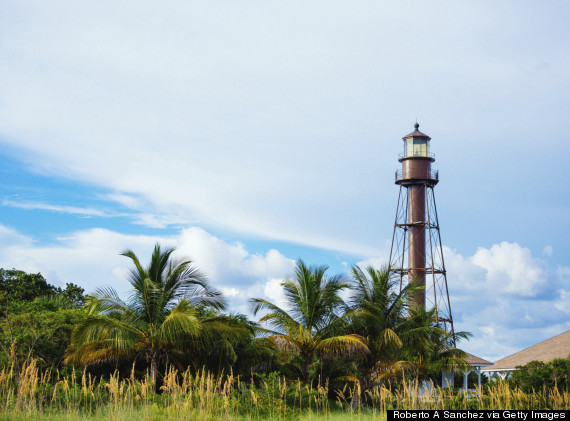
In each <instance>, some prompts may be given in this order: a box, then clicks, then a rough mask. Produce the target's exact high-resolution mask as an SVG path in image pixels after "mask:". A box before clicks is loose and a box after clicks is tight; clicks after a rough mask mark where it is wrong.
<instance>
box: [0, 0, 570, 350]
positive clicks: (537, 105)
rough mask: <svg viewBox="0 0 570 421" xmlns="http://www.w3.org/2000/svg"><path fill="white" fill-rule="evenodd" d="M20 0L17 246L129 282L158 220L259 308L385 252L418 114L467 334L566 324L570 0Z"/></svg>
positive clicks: (8, 130)
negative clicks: (322, 267) (309, 279)
mask: <svg viewBox="0 0 570 421" xmlns="http://www.w3.org/2000/svg"><path fill="white" fill-rule="evenodd" d="M0 7H1V8H2V11H3V12H2V14H1V15H0V58H1V60H2V65H1V66H0V81H1V82H0V157H1V159H2V161H1V165H0V200H1V205H2V206H0V266H1V267H16V268H19V269H22V270H26V271H33V272H37V271H41V272H42V274H44V275H45V276H46V277H47V278H48V280H49V281H50V282H52V283H56V284H57V283H65V282H74V283H77V284H79V285H81V286H83V287H84V288H85V289H86V290H87V291H92V290H93V289H95V288H96V287H97V286H101V285H113V286H115V287H116V288H117V289H118V290H125V289H126V288H127V283H126V279H125V276H126V271H127V270H128V261H126V259H125V258H122V257H121V256H119V255H118V253H119V252H120V251H122V250H123V249H125V248H132V249H133V250H134V251H135V252H137V253H138V254H139V255H140V256H141V257H142V258H143V259H144V258H146V257H148V256H149V255H150V252H151V249H152V246H153V244H154V243H155V242H157V241H160V242H161V243H162V244H164V245H168V246H172V247H177V249H178V250H179V253H180V255H187V256H190V257H191V258H192V259H193V260H194V261H195V262H196V264H197V265H198V266H199V267H200V268H201V269H202V270H203V271H204V272H206V273H207V274H208V275H209V277H210V279H211V282H212V283H213V284H214V285H215V286H217V287H218V288H221V289H222V290H224V291H225V292H226V293H227V294H228V295H229V296H230V299H231V303H232V305H233V306H234V308H236V309H238V310H239V311H244V312H245V311H247V305H246V304H245V300H246V299H247V297H251V296H266V297H268V298H271V299H275V300H280V299H281V295H280V290H279V282H280V280H282V279H283V278H284V277H286V276H287V275H288V274H290V273H291V270H292V268H293V264H294V260H295V259H297V258H299V257H301V258H303V259H304V260H306V261H307V262H309V263H314V264H327V265H329V266H330V267H331V272H340V271H343V270H346V268H347V267H350V266H351V265H353V264H356V263H361V264H367V263H374V264H376V265H380V264H383V263H386V262H387V259H388V253H389V247H390V240H391V235H392V226H393V220H394V214H395V207H396V201H397V194H398V189H397V186H395V185H394V183H393V180H394V171H395V170H396V169H397V167H398V165H399V164H398V162H397V156H398V153H399V152H401V149H402V141H401V137H402V136H403V135H405V134H407V133H409V132H410V131H412V128H413V123H414V122H415V121H416V119H417V120H418V122H419V123H420V125H421V126H420V129H421V130H422V131H423V132H425V133H427V134H429V135H430V136H431V137H432V151H433V152H434V153H435V154H436V162H435V164H434V168H436V169H439V170H440V180H441V181H440V183H439V184H438V186H437V187H436V199H437V204H438V211H439V219H440V223H441V233H442V241H443V244H444V247H445V256H446V265H447V267H448V283H449V288H450V294H451V299H452V302H451V306H452V311H453V313H454V319H455V323H456V326H457V328H459V329H462V330H468V331H471V332H472V333H473V334H474V337H473V338H472V340H471V341H470V342H468V343H465V344H464V348H465V349H466V350H467V351H469V352H472V353H474V354H476V355H479V356H481V357H486V358H488V359H491V360H495V359H497V358H499V357H502V356H505V355H508V354H510V353H512V352H514V351H517V350H519V349H521V348H523V347H526V346H529V345H532V344H534V343H536V342H537V341H539V340H542V339H546V338H548V337H550V336H553V335H555V334H558V333H560V332H562V331H565V330H567V329H569V328H570V321H569V315H570V303H569V295H568V294H570V239H569V236H568V232H570V219H569V218H568V215H569V214H570V212H569V210H570V209H569V207H570V203H569V195H568V187H567V186H568V179H569V175H570V174H569V173H570V171H569V169H568V165H567V163H566V161H567V158H566V154H565V151H566V149H567V147H568V140H569V139H568V134H567V133H568V127H567V126H568V115H570V107H569V98H570V83H569V82H570V73H569V72H568V69H569V68H570V54H569V53H568V47H567V44H568V43H567V41H568V39H569V35H570V33H569V32H570V29H568V26H567V22H568V19H569V18H570V6H569V5H568V3H567V2H565V1H551V2H547V3H544V2H543V3H540V4H539V3H536V2H531V1H516V2H515V1H505V2H500V3H497V2H492V1H465V2H452V1H433V2H429V3H428V2H422V1H419V0H418V1H403V2H398V3H396V2H387V1H386V2H384V1H360V2H350V3H349V2H341V1H330V0H329V1H314V2H310V3H307V2H301V1H291V2H281V1H248V2H227V1H203V2H195V1H186V2H179V1H176V2H170V3H168V4H158V3H153V2H140V1H137V2H133V1H125V2H121V3H120V4H117V3H116V2H110V1H98V2H74V1H51V2H41V1H37V2H26V3H23V2H20V1H1V3H0Z"/></svg>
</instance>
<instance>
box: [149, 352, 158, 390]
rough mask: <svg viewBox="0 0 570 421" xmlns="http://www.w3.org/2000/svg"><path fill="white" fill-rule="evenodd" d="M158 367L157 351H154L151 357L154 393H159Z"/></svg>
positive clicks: (151, 377) (151, 378)
mask: <svg viewBox="0 0 570 421" xmlns="http://www.w3.org/2000/svg"><path fill="white" fill-rule="evenodd" d="M157 380H158V367H157V361H156V353H155V352H153V353H152V355H151V357H150V381H151V382H152V387H153V390H154V393H158V382H157Z"/></svg>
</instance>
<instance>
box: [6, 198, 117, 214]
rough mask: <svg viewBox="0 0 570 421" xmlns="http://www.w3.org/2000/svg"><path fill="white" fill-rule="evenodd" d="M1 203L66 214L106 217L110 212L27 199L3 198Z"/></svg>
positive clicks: (14, 206)
mask: <svg viewBox="0 0 570 421" xmlns="http://www.w3.org/2000/svg"><path fill="white" fill-rule="evenodd" d="M2 205H4V206H10V207H13V208H20V209H25V210H36V209H40V210H47V211H52V212H58V213H68V214H76V215H81V216H100V217H106V216H111V215H110V214H108V213H106V212H104V211H102V210H100V209H94V208H80V207H77V206H61V205H51V204H48V203H41V202H35V201H29V200H12V199H4V200H3V201H2Z"/></svg>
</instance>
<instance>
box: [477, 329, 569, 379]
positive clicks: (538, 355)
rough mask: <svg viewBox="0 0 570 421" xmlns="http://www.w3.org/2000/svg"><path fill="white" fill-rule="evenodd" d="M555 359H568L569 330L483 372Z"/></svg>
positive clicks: (510, 368) (513, 355)
mask: <svg viewBox="0 0 570 421" xmlns="http://www.w3.org/2000/svg"><path fill="white" fill-rule="evenodd" d="M555 358H570V330H567V331H566V332H564V333H561V334H560V335H557V336H554V337H552V338H550V339H547V340H545V341H542V342H540V343H538V344H536V345H533V346H531V347H528V348H526V349H523V350H522V351H519V352H515V353H514V354H511V355H509V356H508V357H505V358H503V359H500V360H499V361H497V362H495V364H493V365H492V366H491V367H486V368H485V369H484V370H485V371H501V370H504V371H506V370H514V369H515V367H516V366H518V365H521V366H522V365H526V364H528V363H529V362H531V361H542V362H545V363H546V362H548V361H552V360H553V359H555Z"/></svg>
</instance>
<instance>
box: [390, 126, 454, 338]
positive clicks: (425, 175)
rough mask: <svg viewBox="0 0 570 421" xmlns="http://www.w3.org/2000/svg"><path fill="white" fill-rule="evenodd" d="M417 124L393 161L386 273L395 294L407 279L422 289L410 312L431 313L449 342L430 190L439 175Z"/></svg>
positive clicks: (443, 272)
mask: <svg viewBox="0 0 570 421" xmlns="http://www.w3.org/2000/svg"><path fill="white" fill-rule="evenodd" d="M419 127H420V126H419V124H418V123H416V124H415V125H414V131H413V132H411V133H410V134H408V135H406V136H404V137H403V138H402V140H403V141H404V150H403V152H402V153H400V155H399V157H398V161H399V162H400V163H401V164H402V166H401V168H400V169H398V170H397V171H396V176H395V182H396V184H397V185H398V186H399V187H400V192H399V195H398V204H397V206H396V219H395V223H394V232H393V235H392V246H391V248H390V263H389V270H390V273H391V274H392V275H394V276H397V277H398V278H399V280H400V290H401V289H402V288H403V287H404V286H405V285H407V284H408V283H409V282H411V281H412V280H415V282H416V284H417V285H418V286H420V287H422V288H419V289H418V291H416V292H415V293H414V295H413V296H412V297H411V301H410V307H411V308H418V307H424V308H425V309H426V310H430V309H432V308H435V309H436V310H435V317H436V321H437V323H438V324H439V325H440V326H441V327H442V328H443V329H445V330H446V331H447V332H449V333H450V334H451V335H452V337H453V333H454V331H453V317H452V315H451V305H450V303H449V291H448V288H447V273H446V270H445V263H444V259H443V249H442V246H441V234H440V230H439V220H438V217H437V207H436V204H435V195H434V187H435V186H436V185H437V183H438V182H439V172H438V171H437V170H434V169H432V163H433V162H435V155H434V154H433V153H432V152H431V151H430V141H431V138H430V137H429V136H428V135H427V134H425V133H422V132H420V130H419Z"/></svg>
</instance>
